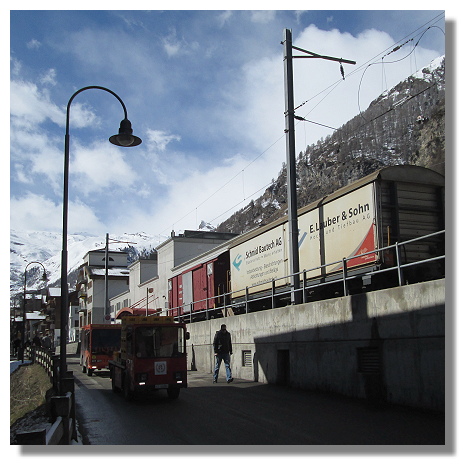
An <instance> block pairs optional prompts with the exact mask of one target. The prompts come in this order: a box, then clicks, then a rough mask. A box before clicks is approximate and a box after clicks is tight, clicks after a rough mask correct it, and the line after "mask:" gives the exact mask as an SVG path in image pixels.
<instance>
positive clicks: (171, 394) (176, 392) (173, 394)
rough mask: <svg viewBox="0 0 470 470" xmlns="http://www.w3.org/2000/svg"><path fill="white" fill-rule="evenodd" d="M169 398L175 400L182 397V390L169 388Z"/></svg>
mask: <svg viewBox="0 0 470 470" xmlns="http://www.w3.org/2000/svg"><path fill="white" fill-rule="evenodd" d="M167 393H168V398H171V399H172V400H174V399H175V398H178V397H179V396H180V388H179V387H169V388H168V390H167Z"/></svg>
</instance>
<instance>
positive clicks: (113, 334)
mask: <svg viewBox="0 0 470 470" xmlns="http://www.w3.org/2000/svg"><path fill="white" fill-rule="evenodd" d="M120 347H121V330H120V329H118V328H116V329H111V328H110V329H102V330H100V329H93V331H92V336H91V353H92V354H108V355H112V354H113V352H114V351H119V348H120Z"/></svg>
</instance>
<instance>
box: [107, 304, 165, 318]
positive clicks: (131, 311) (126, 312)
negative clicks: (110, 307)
mask: <svg viewBox="0 0 470 470" xmlns="http://www.w3.org/2000/svg"><path fill="white" fill-rule="evenodd" d="M158 311H161V309H159V310H158ZM147 313H148V315H155V314H156V313H157V310H155V309H154V308H149V309H148V310H147V309H145V308H132V307H125V308H121V310H119V312H118V313H117V315H116V320H121V319H122V317H127V316H139V317H144V316H146V315H147Z"/></svg>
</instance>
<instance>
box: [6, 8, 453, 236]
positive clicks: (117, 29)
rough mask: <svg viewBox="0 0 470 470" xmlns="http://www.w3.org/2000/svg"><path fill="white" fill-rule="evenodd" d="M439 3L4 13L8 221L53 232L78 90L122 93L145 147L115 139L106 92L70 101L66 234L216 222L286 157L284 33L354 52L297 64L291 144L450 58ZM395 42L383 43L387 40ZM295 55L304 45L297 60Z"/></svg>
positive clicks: (299, 147)
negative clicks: (391, 7)
mask: <svg viewBox="0 0 470 470" xmlns="http://www.w3.org/2000/svg"><path fill="white" fill-rule="evenodd" d="M444 14H445V12H444V11H443V10H416V11H413V10H396V11H385V10H374V11H372V10H331V11H327V10H315V11H308V10H301V9H299V10H289V11H283V10H275V11H266V10H230V11H226V10H224V11H222V10H220V11H217V10H194V11H187V10H174V11H168V10H159V11H156V10H135V11H119V10H42V11H38V10H11V12H10V18H9V19H10V24H9V27H10V49H9V54H10V57H9V59H10V70H9V71H10V96H9V98H10V181H9V183H10V228H11V229H15V230H34V231H36V230H45V231H57V232H61V231H62V203H63V164H64V163H63V162H64V134H65V120H66V107H67V103H68V101H69V99H70V98H71V96H72V95H73V94H74V93H75V92H76V91H77V90H79V89H81V88H83V87H87V86H101V87H105V88H107V89H109V90H111V91H113V92H114V93H115V94H117V95H118V96H119V97H120V98H121V99H122V101H123V102H124V103H125V106H126V108H127V113H128V118H129V120H130V121H131V122H132V127H133V129H134V134H135V135H137V136H139V137H140V138H141V139H142V144H141V145H140V146H137V147H132V148H121V147H116V146H113V145H112V144H110V143H109V141H108V138H109V137H110V136H111V135H113V134H116V133H117V131H118V128H119V123H120V121H121V120H122V119H123V117H124V114H123V108H122V106H121V104H120V103H119V100H117V99H116V97H115V96H113V95H112V94H111V93H108V92H106V91H104V90H97V89H91V90H85V91H83V92H80V93H79V94H78V95H77V96H76V97H75V98H74V99H73V101H72V104H71V107H70V175H69V197H68V201H69V211H68V214H69V219H68V232H69V233H79V232H85V233H89V234H93V235H101V234H102V235H104V234H105V233H114V234H122V233H125V232H127V233H136V232H146V233H149V234H152V235H158V236H160V237H161V241H162V242H163V241H164V240H165V239H166V238H167V237H168V236H169V235H170V232H171V231H172V230H174V231H175V232H176V233H181V232H182V231H184V230H197V229H198V227H199V225H200V223H201V221H205V222H209V223H211V224H212V225H214V226H217V225H218V224H220V223H221V222H223V221H224V220H225V219H227V218H228V217H229V216H230V215H232V214H233V213H234V212H235V211H236V210H238V209H240V208H242V207H244V206H246V205H247V204H248V203H249V202H250V201H251V200H252V199H256V198H258V197H259V196H260V195H261V194H262V193H263V192H264V190H265V189H266V187H268V186H269V184H270V183H271V181H272V180H273V179H275V178H277V176H278V174H279V172H280V170H281V168H282V165H283V163H284V162H285V161H286V142H285V133H284V128H285V120H284V111H285V94H284V62H283V46H282V44H281V41H282V40H283V35H284V30H285V29H286V28H288V29H290V30H291V31H292V36H293V44H294V46H296V47H300V48H302V49H306V50H308V51H311V52H314V53H317V54H320V55H327V56H333V57H337V58H343V59H347V60H353V61H355V62H356V65H348V64H343V67H344V72H345V79H344V80H343V79H342V76H341V73H340V67H339V64H338V63H337V62H332V61H327V60H322V59H294V100H295V103H296V106H299V107H298V109H297V110H296V114H297V115H298V116H301V117H305V118H306V119H308V120H309V121H312V122H315V123H317V124H313V123H311V122H300V121H296V123H297V124H296V129H295V134H296V154H298V153H299V152H301V151H303V150H305V148H306V146H307V145H311V144H315V143H316V142H317V141H318V140H319V139H321V138H324V137H326V136H327V135H330V134H331V133H332V132H333V130H332V128H338V127H340V126H341V125H342V124H344V123H345V122H347V121H348V120H349V119H351V118H352V117H354V116H355V115H357V114H358V113H359V112H360V111H361V110H364V109H365V108H367V106H368V105H369V103H370V102H371V101H372V100H373V99H375V98H376V97H377V96H378V95H379V94H380V93H382V92H383V91H385V90H386V89H387V88H391V87H393V85H395V84H396V83H397V82H398V81H400V80H402V79H404V78H406V77H407V76H409V75H410V74H412V73H414V72H415V71H416V70H419V69H420V68H422V67H423V66H425V65H427V64H429V63H430V62H431V61H432V60H433V59H434V58H436V57H438V56H441V55H443V54H445V16H444ZM400 45H401V46H402V47H400V48H399V49H398V50H397V51H395V52H392V53H390V54H388V53H389V52H391V51H392V50H393V49H394V48H395V47H396V46H400ZM300 54H301V53H299V55H300Z"/></svg>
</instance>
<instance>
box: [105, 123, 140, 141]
mask: <svg viewBox="0 0 470 470" xmlns="http://www.w3.org/2000/svg"><path fill="white" fill-rule="evenodd" d="M109 141H110V142H111V143H112V144H114V145H117V146H119V147H135V146H136V145H140V144H141V143H142V139H140V138H139V137H136V136H135V135H132V125H131V121H129V119H123V120H122V121H121V126H120V127H119V134H116V135H113V136H112V137H110V138H109Z"/></svg>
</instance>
